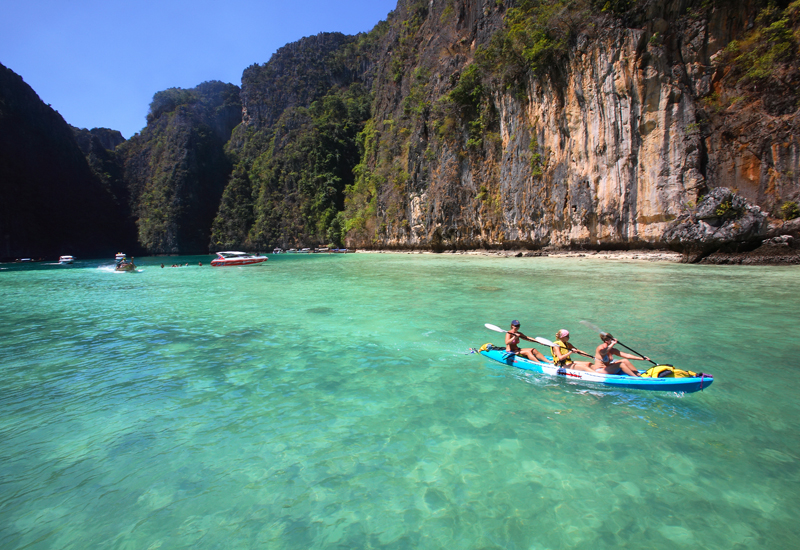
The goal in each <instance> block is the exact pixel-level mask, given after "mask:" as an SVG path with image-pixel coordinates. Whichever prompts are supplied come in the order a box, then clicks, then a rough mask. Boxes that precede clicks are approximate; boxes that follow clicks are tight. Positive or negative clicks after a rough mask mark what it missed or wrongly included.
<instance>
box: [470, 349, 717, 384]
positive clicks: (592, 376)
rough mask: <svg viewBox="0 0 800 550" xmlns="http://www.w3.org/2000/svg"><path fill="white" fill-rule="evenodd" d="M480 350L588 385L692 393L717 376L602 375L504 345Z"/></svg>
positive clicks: (506, 362)
mask: <svg viewBox="0 0 800 550" xmlns="http://www.w3.org/2000/svg"><path fill="white" fill-rule="evenodd" d="M478 352H479V353H480V354H481V355H483V356H484V357H488V358H489V359H492V360H494V361H497V362H498V363H502V364H504V365H508V366H511V367H517V368H519V369H524V370H529V371H533V372H538V373H541V374H546V375H549V376H555V377H563V378H566V379H569V380H572V381H575V382H581V383H586V384H588V385H599V386H606V387H612V388H624V389H629V390H647V391H669V392H682V393H692V392H696V391H700V390H704V389H706V388H708V387H709V386H710V385H711V384H712V382H714V378H713V377H712V376H711V375H710V374H703V375H702V376H697V377H694V378H639V377H636V376H627V375H619V374H602V373H599V372H586V371H581V370H572V369H564V368H559V367H557V366H555V365H553V364H552V363H539V362H537V361H531V360H529V359H525V358H524V357H518V356H517V355H515V354H513V353H509V352H507V351H506V350H505V349H503V348H496V347H494V346H491V347H489V348H486V346H484V347H483V348H481V349H480V350H478Z"/></svg>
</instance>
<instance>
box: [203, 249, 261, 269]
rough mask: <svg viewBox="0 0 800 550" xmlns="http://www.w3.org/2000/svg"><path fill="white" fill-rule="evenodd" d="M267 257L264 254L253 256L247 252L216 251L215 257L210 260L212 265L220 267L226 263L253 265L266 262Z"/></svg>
mask: <svg viewBox="0 0 800 550" xmlns="http://www.w3.org/2000/svg"><path fill="white" fill-rule="evenodd" d="M268 259H269V258H267V257H266V256H253V255H252V254H248V253H247V252H236V251H227V252H217V257H216V258H214V259H213V260H211V265H212V266H213V267H222V266H228V265H254V264H260V263H262V262H266V261H267V260H268Z"/></svg>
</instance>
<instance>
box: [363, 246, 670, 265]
mask: <svg viewBox="0 0 800 550" xmlns="http://www.w3.org/2000/svg"><path fill="white" fill-rule="evenodd" d="M356 253H357V254H440V255H454V256H456V255H457V256H494V257H499V258H544V257H549V258H600V259H603V260H644V261H648V262H672V263H681V262H682V261H683V258H684V256H683V254H681V253H680V252H671V251H668V250H486V249H478V250H443V251H441V252H434V251H433V250H385V249H381V250H364V249H357V250H356Z"/></svg>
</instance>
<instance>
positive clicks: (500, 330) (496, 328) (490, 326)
mask: <svg viewBox="0 0 800 550" xmlns="http://www.w3.org/2000/svg"><path fill="white" fill-rule="evenodd" d="M483 326H485V327H486V328H488V329H489V330H493V331H495V332H508V331H507V330H503V329H501V328H500V327H498V326H497V325H491V324H489V323H486V324H485V325H483Z"/></svg>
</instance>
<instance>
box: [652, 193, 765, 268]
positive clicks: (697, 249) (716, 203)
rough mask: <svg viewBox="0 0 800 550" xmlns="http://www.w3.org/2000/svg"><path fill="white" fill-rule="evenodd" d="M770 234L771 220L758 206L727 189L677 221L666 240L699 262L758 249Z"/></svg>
mask: <svg viewBox="0 0 800 550" xmlns="http://www.w3.org/2000/svg"><path fill="white" fill-rule="evenodd" d="M767 230H768V224H767V216H766V215H765V214H764V213H763V212H761V209H760V208H759V207H758V206H752V205H750V204H748V203H747V202H746V201H745V200H744V199H743V198H742V197H740V196H738V195H736V194H734V193H731V191H730V189H728V188H727V187H719V188H717V189H713V190H712V191H711V192H710V193H709V194H708V195H706V196H704V197H702V199H701V200H700V202H699V203H698V204H697V207H696V208H695V209H694V211H693V212H691V213H690V214H685V215H682V216H681V217H680V218H679V219H678V220H676V223H674V224H672V225H671V226H670V227H669V228H668V229H667V230H666V231H665V232H664V236H663V239H664V241H665V242H666V243H667V244H668V245H669V246H670V248H672V249H673V250H678V251H681V252H685V253H686V254H687V256H688V259H689V260H690V261H697V260H699V259H701V258H703V257H704V256H706V255H708V254H709V253H711V252H713V251H721V252H738V251H740V250H741V249H746V248H755V246H757V245H758V244H761V242H762V240H764V237H765V236H766V235H767ZM754 245H755V246H754Z"/></svg>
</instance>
